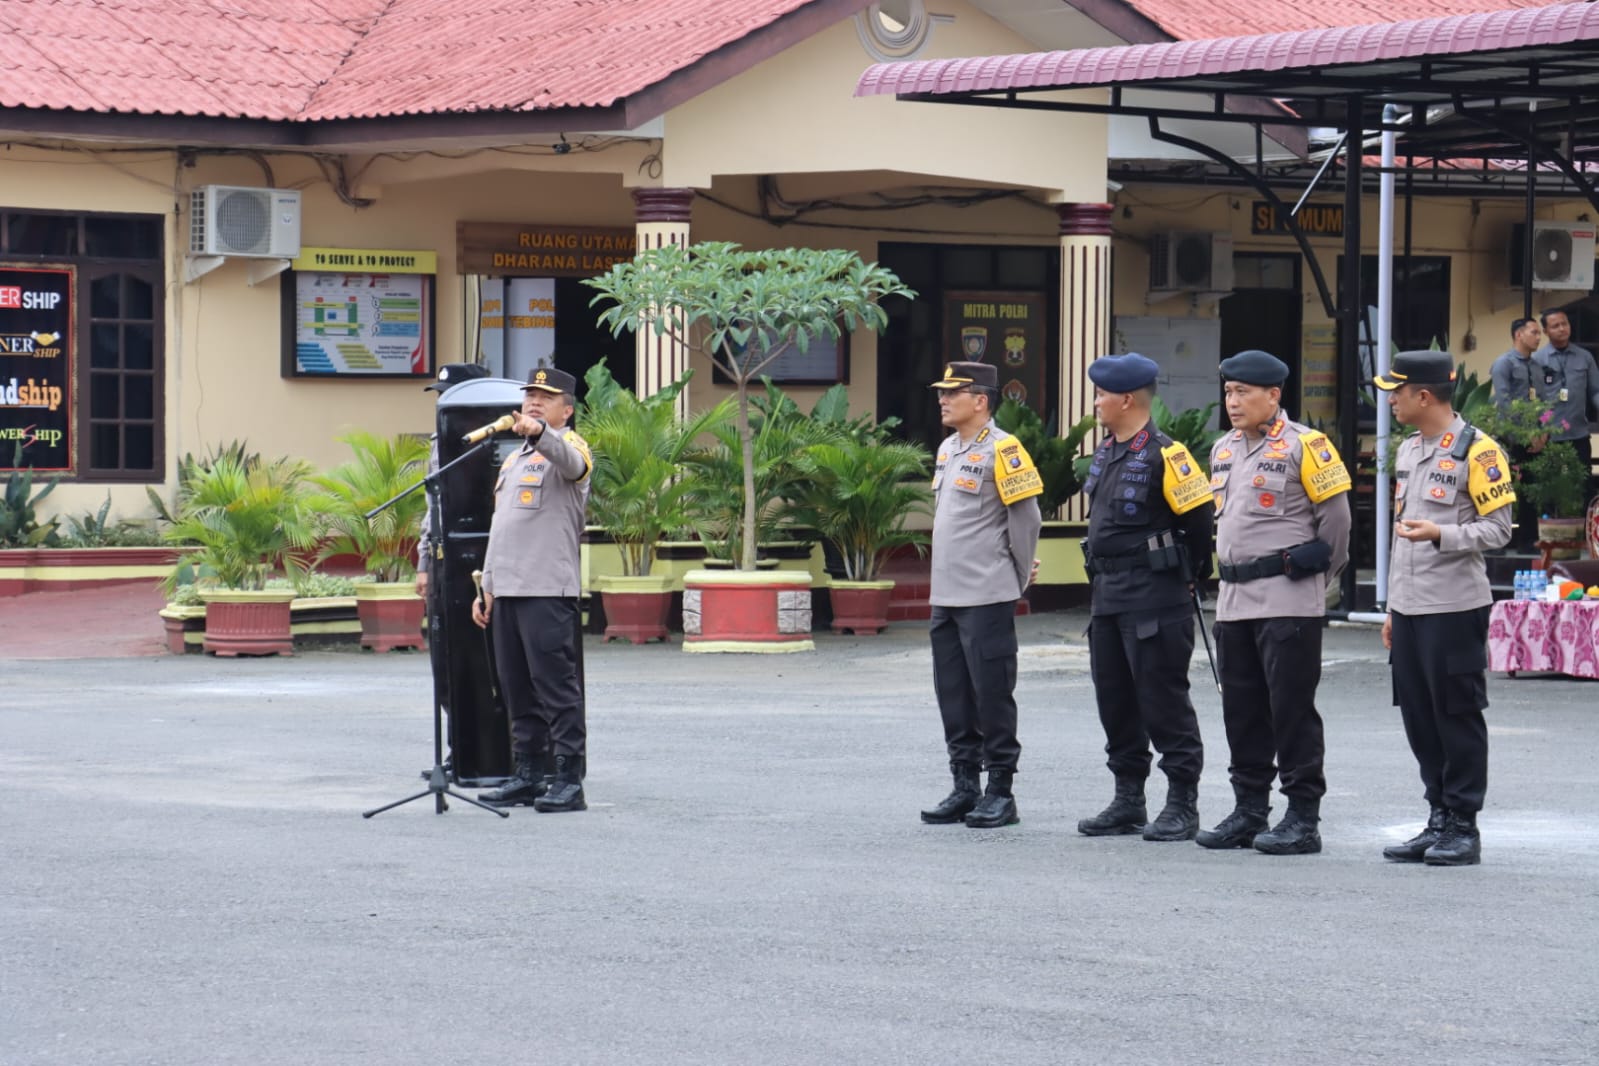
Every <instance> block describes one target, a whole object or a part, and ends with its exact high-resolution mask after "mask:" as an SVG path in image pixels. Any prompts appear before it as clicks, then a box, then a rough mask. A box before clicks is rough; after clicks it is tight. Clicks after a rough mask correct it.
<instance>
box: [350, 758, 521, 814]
mask: <svg viewBox="0 0 1599 1066" xmlns="http://www.w3.org/2000/svg"><path fill="white" fill-rule="evenodd" d="M423 796H433V797H434V798H435V801H436V802H435V803H434V810H433V812H434V813H435V814H443V813H444V812H445V811H447V810H449V809H450V805H449V804H448V803H445V802H444V797H445V796H454V797H455V798H456V799H458V800H461V801H462V802H464V803H470V804H471V805H472V806H474V807H482V808H483V809H484V810H486V811H493V812H494V813H495V814H497V815H499V816H500V817H501V818H509V817H511V812H510V811H505V810H501V809H500V808H498V807H494V806H491V805H490V804H487V803H484V802H482V801H481V800H475V799H473V798H472V797H471V796H463V795H461V794H460V793H459V792H457V791H455V790H454V789H452V788H451V787H450V785H449V780H448V779H447V778H446V777H445V776H444V767H443V766H442V765H440V764H438V763H435V764H434V765H433V772H432V773H431V774H429V775H428V787H427V788H425V789H423V790H422V791H421V792H418V793H417V794H416V795H414V796H407V797H405V798H404V799H402V800H395V801H394V802H393V803H387V804H384V805H383V806H382V807H374V808H373V809H372V810H370V811H362V812H361V817H362V818H370V817H372V816H373V815H374V814H382V813H383V812H384V811H391V810H393V809H394V808H396V807H403V806H405V804H407V803H410V802H411V801H412V800H419V799H421V798H422V797H423Z"/></svg>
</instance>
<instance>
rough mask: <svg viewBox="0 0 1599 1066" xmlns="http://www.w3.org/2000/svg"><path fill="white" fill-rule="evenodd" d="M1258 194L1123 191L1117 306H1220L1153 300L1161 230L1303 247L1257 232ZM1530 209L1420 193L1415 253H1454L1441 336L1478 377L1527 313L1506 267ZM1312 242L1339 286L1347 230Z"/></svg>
mask: <svg viewBox="0 0 1599 1066" xmlns="http://www.w3.org/2000/svg"><path fill="white" fill-rule="evenodd" d="M1258 199H1259V197H1258V196H1257V195H1256V194H1255V193H1254V192H1253V191H1249V190H1238V189H1224V190H1217V189H1206V188H1203V187H1197V186H1196V187H1173V186H1133V185H1129V186H1127V187H1126V188H1124V189H1122V190H1121V192H1120V193H1118V194H1117V196H1116V211H1115V213H1114V217H1113V223H1114V226H1115V233H1116V239H1115V249H1116V266H1115V270H1116V292H1115V313H1116V314H1118V315H1146V314H1148V315H1168V316H1174V317H1175V316H1183V315H1188V314H1195V315H1199V316H1202V317H1209V316H1212V315H1214V314H1215V313H1216V311H1215V304H1214V303H1213V302H1206V301H1202V302H1201V305H1200V306H1199V307H1197V308H1194V307H1191V306H1190V304H1191V300H1190V298H1189V297H1187V296H1175V297H1167V298H1164V299H1161V300H1158V301H1154V302H1151V301H1150V300H1149V299H1148V294H1147V289H1148V282H1149V256H1148V252H1147V247H1148V241H1149V238H1150V236H1151V235H1152V234H1154V233H1157V232H1160V231H1162V230H1172V229H1189V230H1193V229H1198V230H1225V231H1229V232H1231V233H1232V234H1233V238H1234V242H1235V243H1234V248H1235V251H1239V252H1285V253H1296V252H1297V251H1298V245H1297V244H1296V243H1295V242H1294V241H1293V239H1292V238H1290V237H1287V236H1252V235H1251V234H1250V232H1249V229H1250V220H1249V212H1250V206H1251V205H1252V204H1253V203H1254V202H1255V201H1256V200H1258ZM1312 202H1313V203H1318V204H1320V203H1328V204H1339V205H1341V204H1342V202H1343V201H1342V198H1341V197H1331V198H1325V199H1322V198H1318V199H1316V200H1314V201H1312ZM1377 206H1378V205H1377V198H1376V197H1374V196H1373V197H1367V198H1366V199H1364V200H1363V201H1362V203H1361V215H1362V220H1363V227H1362V241H1361V247H1362V249H1363V252H1364V254H1375V253H1376V251H1377V247H1378V242H1377ZM1583 213H1586V214H1589V215H1590V216H1591V215H1593V214H1594V211H1593V208H1592V206H1591V205H1589V204H1587V203H1586V202H1585V201H1580V200H1549V201H1540V202H1539V204H1538V211H1537V217H1538V218H1539V219H1558V220H1566V221H1570V220H1574V219H1576V218H1577V216H1578V215H1579V214H1583ZM1522 217H1523V204H1522V201H1521V199H1520V198H1519V196H1518V197H1508V198H1504V199H1492V200H1488V199H1484V200H1474V199H1471V198H1467V197H1429V198H1422V197H1418V198H1417V199H1416V200H1415V204H1414V216H1413V220H1412V238H1411V251H1412V253H1413V254H1415V255H1446V256H1449V257H1450V259H1451V263H1450V275H1449V284H1450V292H1449V318H1450V322H1449V335H1448V336H1447V337H1440V338H1438V340H1439V343H1440V344H1442V345H1445V346H1447V347H1448V348H1449V350H1450V351H1452V352H1453V353H1454V354H1455V356H1456V357H1457V358H1458V359H1460V360H1461V361H1463V362H1464V363H1465V364H1466V366H1467V368H1468V369H1470V370H1475V371H1476V372H1477V374H1478V375H1479V376H1480V377H1486V375H1487V373H1488V368H1489V366H1490V365H1491V364H1492V363H1493V361H1494V359H1495V358H1497V357H1498V356H1499V355H1500V354H1501V353H1502V352H1504V351H1505V350H1506V349H1508V348H1509V347H1510V323H1511V320H1512V319H1515V318H1518V317H1520V315H1521V313H1522V293H1521V290H1520V289H1511V288H1510V287H1509V284H1508V281H1507V276H1508V275H1507V268H1506V262H1507V258H1506V248H1507V245H1508V243H1509V241H1510V231H1511V227H1512V226H1513V225H1514V224H1516V223H1517V222H1520V221H1521V220H1522ZM1404 221H1405V217H1404V202H1403V198H1402V197H1401V198H1397V199H1396V203H1395V217H1394V240H1395V249H1394V251H1395V254H1396V255H1398V254H1399V253H1400V252H1401V251H1402V250H1403V243H1402V242H1403V233H1404ZM1311 245H1312V247H1313V248H1314V249H1315V251H1316V255H1317V260H1318V262H1319V263H1320V264H1321V269H1322V271H1323V273H1324V274H1325V276H1326V278H1327V283H1328V285H1329V287H1330V288H1331V289H1332V291H1333V292H1334V293H1335V294H1336V292H1337V285H1338V277H1337V268H1338V257H1339V256H1340V255H1341V254H1342V252H1343V240H1342V238H1313V239H1312V241H1311ZM1301 278H1302V292H1303V299H1304V324H1305V325H1307V326H1308V325H1315V324H1318V323H1322V324H1324V323H1327V322H1329V321H1330V320H1329V319H1328V318H1327V316H1326V314H1325V312H1324V311H1323V309H1322V304H1321V299H1320V297H1319V296H1318V295H1317V292H1316V289H1315V281H1314V279H1313V278H1312V277H1311V274H1310V271H1309V270H1308V269H1303V270H1302V271H1301ZM1577 296H1578V294H1576V293H1562V292H1535V293H1534V294H1533V308H1534V311H1535V312H1536V311H1538V310H1541V309H1543V308H1545V307H1553V306H1558V305H1560V304H1564V303H1569V302H1571V301H1572V300H1574V299H1576V298H1577ZM1373 299H1374V297H1373ZM1468 334H1469V335H1470V338H1471V339H1469V340H1468V339H1467V337H1468Z"/></svg>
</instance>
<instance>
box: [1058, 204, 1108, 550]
mask: <svg viewBox="0 0 1599 1066" xmlns="http://www.w3.org/2000/svg"><path fill="white" fill-rule="evenodd" d="M1055 212H1056V214H1057V215H1059V216H1060V425H1059V427H1058V428H1059V431H1060V433H1061V435H1062V436H1064V435H1065V434H1066V431H1067V430H1069V429H1071V427H1072V426H1073V425H1074V424H1076V422H1077V421H1078V420H1079V419H1081V418H1082V417H1083V416H1084V415H1086V414H1092V413H1093V410H1094V386H1093V384H1092V383H1090V382H1089V380H1088V364H1089V363H1091V362H1093V361H1094V360H1095V359H1098V358H1099V357H1100V356H1102V355H1104V354H1105V353H1106V352H1108V351H1110V285H1111V260H1110V254H1111V253H1110V215H1111V205H1110V204H1058V205H1056V207H1055ZM1090 439H1091V440H1092V439H1093V438H1092V437H1090ZM1060 517H1061V518H1062V519H1064V520H1066V521H1068V522H1084V521H1087V519H1088V503H1087V500H1086V499H1084V497H1083V496H1082V495H1081V494H1078V495H1077V496H1074V497H1072V498H1071V499H1070V500H1067V501H1066V505H1065V506H1064V507H1062V508H1061V515H1060Z"/></svg>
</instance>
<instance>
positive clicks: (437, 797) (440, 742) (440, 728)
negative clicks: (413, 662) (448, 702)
mask: <svg viewBox="0 0 1599 1066" xmlns="http://www.w3.org/2000/svg"><path fill="white" fill-rule="evenodd" d="M493 442H494V437H493V436H492V435H490V436H488V437H485V438H484V439H483V440H481V441H479V442H478V443H477V444H474V445H473V446H472V447H470V448H468V449H467V450H466V451H464V452H462V453H461V454H460V455H458V456H456V457H455V458H454V459H451V460H450V461H449V462H448V463H445V464H444V465H443V466H441V467H439V468H438V469H437V470H435V471H433V472H432V473H431V474H426V475H424V476H423V478H422V480H420V481H418V482H417V483H416V484H415V485H412V486H411V487H410V488H408V489H406V490H405V491H404V492H400V493H397V494H395V495H394V496H393V497H391V498H389V499H388V500H386V501H384V502H383V503H380V504H378V505H377V506H376V507H374V508H372V510H370V511H368V512H367V513H366V518H367V521H369V522H370V521H371V520H372V517H373V516H374V515H377V514H380V513H382V512H383V511H385V510H387V509H388V508H390V507H392V506H394V504H395V503H396V502H397V501H399V500H402V499H404V498H405V497H407V496H409V495H410V494H411V493H413V492H415V491H416V490H417V489H419V488H423V487H424V486H425V487H426V489H427V493H428V497H429V499H430V500H431V501H432V506H431V507H430V508H429V509H428V517H429V523H428V535H429V536H430V537H431V538H432V543H433V545H434V550H435V551H438V550H440V549H441V548H442V546H443V544H444V539H443V538H444V530H443V528H442V526H441V525H440V514H441V509H440V506H439V478H440V476H441V475H442V474H443V473H444V472H445V471H446V470H448V469H450V467H452V466H454V465H455V464H456V463H459V462H461V461H462V460H464V459H466V458H468V457H470V456H473V455H476V454H477V453H478V452H480V451H483V450H484V449H485V448H487V447H488V446H489V445H490V444H492V443H493ZM435 561H438V560H437V559H435ZM428 591H429V593H430V595H431V596H432V598H433V602H434V603H437V602H438V596H439V593H438V592H437V591H435V590H434V589H432V588H430V589H429V590H428ZM433 621H437V616H436V615H435V616H433ZM437 637H438V635H437V634H436V633H431V632H430V633H429V635H428V640H429V643H431V642H432V641H433V640H436V639H437ZM439 684H440V681H439V671H438V670H434V671H433V769H432V770H430V771H428V775H427V781H428V787H427V788H425V789H423V790H422V791H421V792H418V793H416V794H415V795H414V796H407V797H405V798H404V799H400V800H395V801H394V802H393V803H388V804H384V805H383V806H382V807H376V808H373V809H372V810H370V811H362V812H361V817H362V818H370V817H372V816H373V815H374V814H382V813H383V812H384V811H388V810H393V809H394V808H395V807H402V806H404V805H405V804H407V803H410V802H411V801H412V800H419V799H421V798H422V797H423V796H432V797H433V813H434V814H443V813H444V812H445V811H447V810H449V809H450V805H449V804H448V803H446V802H445V799H444V797H446V796H454V797H455V798H456V799H458V800H461V801H463V802H466V803H470V804H471V805H472V806H474V807H482V808H483V809H484V810H486V811H491V812H493V813H494V814H497V815H499V816H500V817H501V818H509V817H510V816H511V812H510V811H507V810H502V809H500V808H499V807H493V806H490V805H489V804H487V803H483V802H481V801H479V800H475V799H473V798H472V797H471V796H463V795H462V794H461V793H459V792H457V791H455V790H454V789H452V788H451V787H450V780H449V777H448V776H447V775H446V774H445V772H444V700H443V699H442V695H443V694H442V693H441V692H440V691H439Z"/></svg>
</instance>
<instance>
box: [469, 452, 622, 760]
mask: <svg viewBox="0 0 1599 1066" xmlns="http://www.w3.org/2000/svg"><path fill="white" fill-rule="evenodd" d="M593 465H594V464H593V457H592V455H591V453H590V451H589V446H588V444H587V443H585V442H584V440H583V438H582V437H579V436H578V435H577V434H576V433H575V432H573V431H572V430H571V429H570V428H562V429H545V430H544V432H543V433H542V434H541V435H540V436H539V437H538V438H537V439H536V440H529V441H528V442H526V443H525V444H523V445H522V447H521V449H520V450H519V451H517V452H515V453H513V454H512V455H510V456H508V457H507V458H506V459H505V461H504V463H502V464H501V466H500V474H499V479H498V480H497V481H496V482H495V485H494V521H493V523H492V525H491V526H490V528H489V544H488V550H487V552H486V554H485V556H484V560H483V590H484V591H485V592H487V593H489V594H490V595H492V596H493V597H494V606H493V615H492V621H493V625H492V627H491V629H492V632H493V638H494V655H495V660H496V663H497V666H498V671H499V679H500V694H501V697H502V698H503V699H504V701H505V705H506V709H507V710H508V711H509V713H510V715H511V733H512V740H513V748H514V750H515V751H516V752H517V753H519V754H521V755H526V756H531V757H534V758H538V757H539V756H540V754H541V753H542V752H543V751H544V750H545V748H546V747H548V748H550V749H551V750H552V751H553V753H554V754H555V755H557V756H563V755H564V756H572V757H578V758H581V757H582V756H583V755H584V752H585V747H586V743H585V742H586V736H587V731H586V727H585V723H584V715H583V692H582V685H581V682H580V667H579V649H578V648H577V640H578V633H579V625H578V597H579V596H580V595H581V594H582V591H583V577H582V568H581V566H580V565H579V555H578V553H579V545H580V543H581V540H582V536H583V516H584V510H585V508H586V506H587V503H588V492H589V481H588V475H589V471H590V470H591V469H592V468H593Z"/></svg>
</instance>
